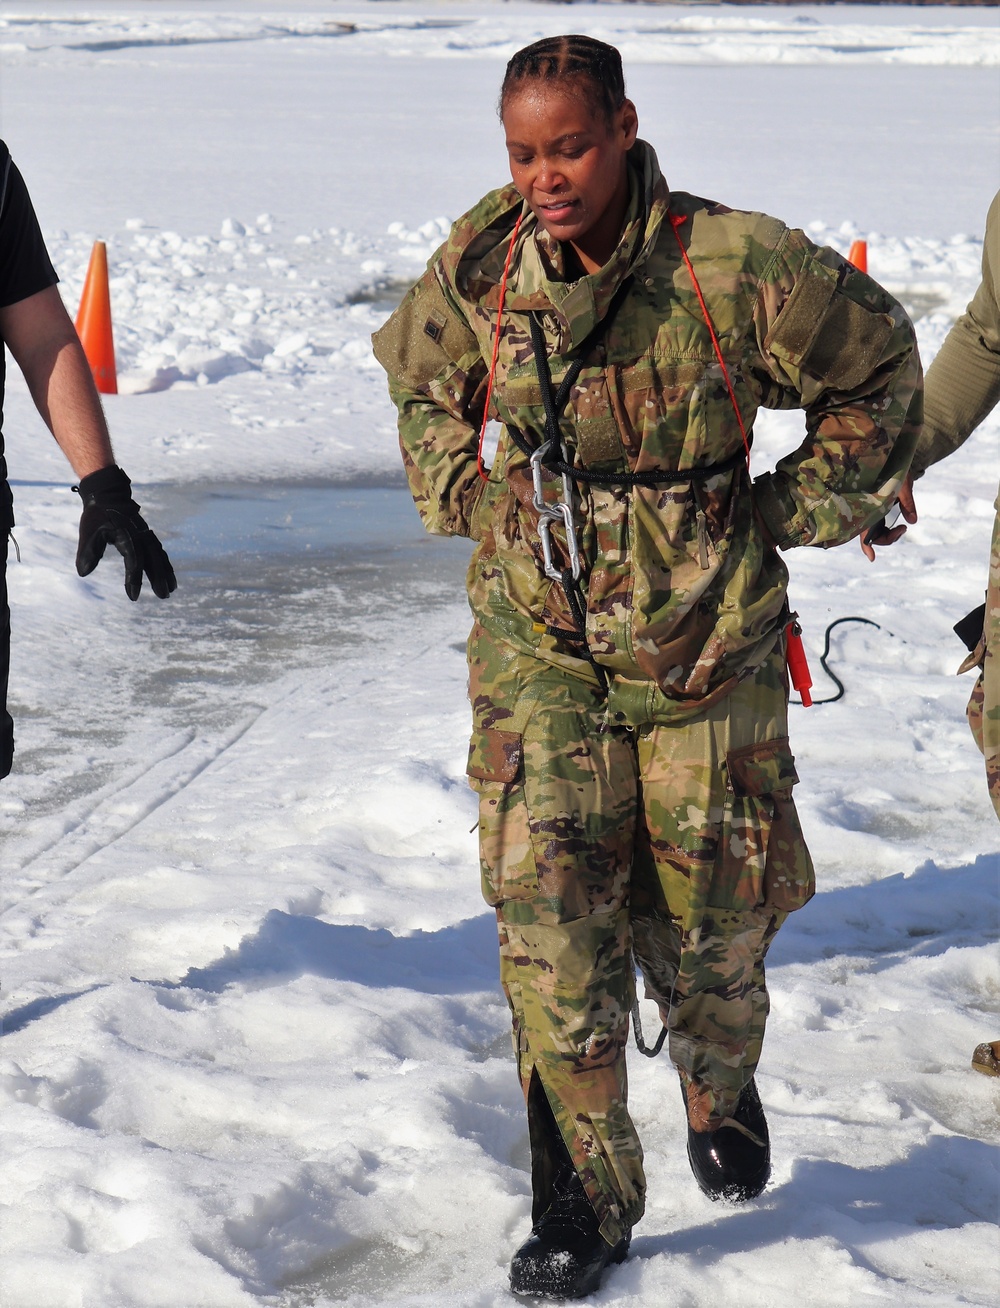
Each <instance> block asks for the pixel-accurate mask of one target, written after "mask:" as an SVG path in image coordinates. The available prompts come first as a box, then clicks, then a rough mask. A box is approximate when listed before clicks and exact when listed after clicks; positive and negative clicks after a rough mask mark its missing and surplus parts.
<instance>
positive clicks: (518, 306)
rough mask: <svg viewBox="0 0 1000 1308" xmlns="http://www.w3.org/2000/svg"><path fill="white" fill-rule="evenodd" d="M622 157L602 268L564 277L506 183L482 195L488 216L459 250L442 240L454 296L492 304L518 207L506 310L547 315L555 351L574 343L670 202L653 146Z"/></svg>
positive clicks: (647, 249) (652, 236) (544, 236)
mask: <svg viewBox="0 0 1000 1308" xmlns="http://www.w3.org/2000/svg"><path fill="white" fill-rule="evenodd" d="M628 162H629V206H628V210H627V211H626V217H625V226H624V229H623V231H622V236H621V240H620V241H619V243H618V246H617V248H616V249H615V252H614V254H612V256H611V258H610V259H609V260H608V262H607V263H606V264H605V265H604V267H603V268H599V269H598V270H597V272H595V273H591V274H589V275H588V276H585V277H581V278H580V279H579V280H578V281H572V282H568V281H565V280H564V279H563V278H562V277H561V276H560V273H561V270H562V266H563V260H562V252H561V250H560V249H559V246H558V242H554V241H553V240H552V238H551V237H550V236H549V235H548V233H546V232H545V230H544V229H543V228H542V227H541V226H540V225H539V223H538V221H537V219H536V218H535V216H534V214H532V213H531V211H530V210H529V209H528V208H527V206H526V205H524V204H523V203H522V202H521V198H520V196H519V195H518V193H517V191H516V190H515V189H514V187H513V186H509V187H505V188H504V189H503V190H502V191H499V192H494V193H493V195H492V196H491V197H489V200H490V201H493V203H492V204H491V205H490V208H491V209H492V213H489V214H484V215H483V216H484V218H487V219H488V220H487V221H486V222H485V224H484V225H483V226H482V227H481V228H480V229H479V230H478V231H475V232H474V233H473V234H472V236H471V239H469V240H468V241H466V242H463V243H462V247H463V248H461V249H459V250H454V251H452V249H451V246H450V245H449V250H448V254H449V255H452V258H453V259H454V284H455V288H456V290H457V291H458V293H459V294H460V295H461V297H462V298H463V299H466V300H472V301H474V302H475V303H476V304H477V305H479V306H481V307H482V308H486V309H488V310H490V309H491V310H495V309H496V307H497V302H498V299H499V283H500V278H501V277H502V275H503V265H504V262H505V260H506V258H507V250H508V246H509V243H510V233H511V231H512V229H513V226H514V223H515V221H516V219H517V216H518V214H521V213H522V212H523V219H522V222H521V228H520V231H519V232H518V236H517V249H516V251H515V253H514V258H513V260H512V261H511V270H510V275H509V278H508V284H507V298H506V305H505V309H506V310H509V311H511V312H514V313H518V312H520V313H524V312H527V311H529V310H536V311H541V312H544V313H546V314H548V315H550V318H551V326H552V327H553V328H554V330H555V332H556V334H558V337H559V340H558V342H557V343H556V347H555V348H556V353H558V354H565V353H567V352H568V351H569V350H571V349H573V348H574V347H575V346H576V345H579V343H580V342H581V341H582V340H583V339H584V337H585V336H587V334H588V333H589V332H590V331H591V330H592V329H593V327H594V326H595V325H596V324H597V323H598V322H599V321H600V320H601V318H602V317H603V316H604V314H605V313H606V311H607V308H608V305H609V304H610V303H611V300H612V298H613V297H614V294H615V292H616V291H617V289H618V287H619V286H620V285H621V282H622V280H623V279H624V278H625V277H627V276H628V275H629V274H630V273H632V272H634V271H636V269H637V268H638V267H639V265H641V264H642V263H644V262H645V260H646V259H647V258H648V257H649V254H650V253H651V252H652V249H653V247H654V246H655V244H656V241H657V238H658V236H659V233H660V228H661V226H662V224H663V221H664V219H665V217H666V214H667V211H668V209H669V207H670V191H669V188H668V187H667V183H666V181H665V179H664V177H663V175H662V173H661V172H660V167H659V163H658V162H657V158H656V153H655V151H654V150H653V148H652V146H651V145H648V144H647V143H646V142H645V141H636V143H635V145H634V146H633V147H632V149H631V150H630V151H629V158H628ZM498 210H499V212H498ZM456 256H457V257H456ZM446 259H447V256H446Z"/></svg>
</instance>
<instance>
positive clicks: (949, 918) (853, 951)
mask: <svg viewBox="0 0 1000 1308" xmlns="http://www.w3.org/2000/svg"><path fill="white" fill-rule="evenodd" d="M998 892H1000V855H997V854H982V855H980V856H979V857H978V858H977V859H976V861H975V862H974V863H968V864H966V865H965V866H964V867H955V868H942V867H938V865H937V864H936V863H933V862H927V863H924V864H923V866H922V867H919V868H917V870H916V871H915V872H912V873H910V874H909V875H908V876H904V875H903V874H902V873H900V874H898V875H896V876H891V877H885V878H883V879H882V880H881V881H873V882H871V883H870V884H868V885H865V886H846V887H844V888H843V889H840V890H827V891H821V893H819V894H817V895H816V897H815V898H814V899H813V900H812V901H811V902H810V903H808V904H807V905H806V906H805V908H802V909H799V910H798V912H796V913H793V914H792V915H791V917H790V918H789V919H788V922H787V923H786V924H785V926H783V927H782V929H781V931H779V933H778V935H777V937H776V938H775V941H774V944H773V945H772V946H771V951H770V954H769V955H768V960H769V966H771V967H780V966H781V965H782V964H789V963H814V962H816V961H817V960H819V959H823V958H833V957H836V956H837V955H840V954H849V955H854V956H857V955H870V956H871V957H872V959H873V970H875V971H878V970H879V969H880V968H883V967H888V966H891V965H892V964H893V963H895V962H897V961H898V960H899V958H900V956H903V957H907V958H928V957H933V956H934V955H937V954H943V953H944V952H945V951H946V950H948V949H955V948H969V947H975V946H982V945H992V944H994V943H995V941H996V939H997V933H998V929H1000V893H998Z"/></svg>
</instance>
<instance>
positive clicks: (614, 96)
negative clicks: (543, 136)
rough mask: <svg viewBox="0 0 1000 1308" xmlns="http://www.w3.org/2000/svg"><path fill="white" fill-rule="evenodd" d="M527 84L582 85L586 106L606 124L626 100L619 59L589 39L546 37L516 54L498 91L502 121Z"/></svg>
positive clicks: (614, 53) (587, 37)
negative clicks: (562, 83)
mask: <svg viewBox="0 0 1000 1308" xmlns="http://www.w3.org/2000/svg"><path fill="white" fill-rule="evenodd" d="M529 80H530V81H544V82H572V83H582V84H583V89H584V91H585V99H586V102H587V104H588V105H589V106H590V107H591V108H594V109H597V110H599V112H600V113H601V115H602V116H603V118H604V119H605V121H606V122H607V123H609V124H610V122H611V121H612V119H613V117H614V115H615V113H616V112H617V110H619V109H620V108H621V106H622V104H623V102H624V100H625V74H624V73H623V72H622V57H621V55H620V54H619V53H618V51H617V50H616V49H615V47H614V46H613V45H606V44H605V43H604V42H603V41H597V40H595V39H594V37H592V36H545V37H543V38H542V39H541V40H540V41H535V42H533V43H532V44H531V45H526V46H525V47H524V49H523V50H518V51H517V53H516V54H515V55H513V56H512V57H511V60H510V62H509V63H508V65H507V71H506V72H505V73H504V78H503V83H502V85H501V87H500V100H499V103H498V104H497V112H498V113H499V115H500V117H501V118H503V112H504V107H505V106H506V104H507V102H508V100H509V99H510V97H511V96H512V95H514V94H516V92H517V91H519V90H520V89H521V86H522V84H523V83H525V82H527V81H529Z"/></svg>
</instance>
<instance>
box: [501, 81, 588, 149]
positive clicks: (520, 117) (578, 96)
mask: <svg viewBox="0 0 1000 1308" xmlns="http://www.w3.org/2000/svg"><path fill="white" fill-rule="evenodd" d="M502 121H503V125H504V129H505V131H506V133H507V140H508V142H511V143H513V142H514V141H520V140H521V139H522V137H523V135H524V134H526V133H528V134H530V136H531V139H532V140H533V141H535V140H538V139H539V138H540V137H542V138H544V139H545V140H546V142H547V143H548V142H554V141H556V140H557V139H558V138H561V137H564V136H581V135H591V134H593V133H594V132H595V131H598V132H603V131H605V130H606V128H607V124H606V123H605V121H604V114H603V113H602V112H601V109H600V107H599V106H598V105H593V104H590V103H588V100H587V97H586V93H585V90H584V88H583V87H576V86H573V85H567V84H566V83H565V82H560V83H558V84H554V83H549V82H540V81H531V82H527V83H525V84H524V85H523V86H518V87H517V88H516V89H515V90H514V91H512V92H511V93H510V94H509V95H508V97H507V99H506V100H505V101H504V106H503V120H502ZM525 143H526V142H525Z"/></svg>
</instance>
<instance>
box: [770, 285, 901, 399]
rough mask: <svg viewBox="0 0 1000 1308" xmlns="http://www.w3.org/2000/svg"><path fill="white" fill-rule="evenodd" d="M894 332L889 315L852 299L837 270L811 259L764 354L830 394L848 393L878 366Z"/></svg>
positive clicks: (772, 331) (776, 321) (779, 317)
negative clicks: (813, 379) (820, 384)
mask: <svg viewBox="0 0 1000 1308" xmlns="http://www.w3.org/2000/svg"><path fill="white" fill-rule="evenodd" d="M893 331H894V325H893V321H892V318H890V317H889V315H888V314H886V313H877V312H876V311H875V310H873V309H866V308H865V307H864V305H863V304H858V303H857V302H856V301H855V300H852V299H850V297H849V296H847V295H845V294H844V292H843V291H842V290H841V289H840V288H839V286H838V280H837V273H836V271H835V270H834V269H832V268H827V267H826V266H825V265H824V264H822V263H819V262H817V261H816V260H813V261H812V262H811V263H810V264H809V265H808V269H807V271H805V272H804V273H803V274H802V275H801V276H800V277H799V279H798V280H797V282H796V283H795V286H794V287H793V289H792V293H791V294H790V295H789V297H788V299H787V300H786V301H785V304H784V305H783V306H782V309H781V312H780V313H779V314H778V316H777V318H775V320H774V325H773V327H772V328H771V330H770V331H769V332H768V334H767V336H766V337H765V338H764V349H765V350H768V351H769V352H770V353H771V354H773V355H774V357H775V358H776V359H780V360H781V362H782V363H787V364H790V365H791V366H792V367H793V368H796V369H804V370H805V371H806V372H808V373H809V374H810V375H811V376H813V377H816V378H817V379H818V380H819V381H821V382H823V383H824V384H825V385H827V386H829V387H831V388H832V389H834V390H838V391H850V390H853V389H854V388H855V387H856V386H860V385H861V383H862V382H863V381H865V380H866V378H868V377H870V376H871V374H872V373H873V372H874V371H875V369H876V368H877V367H878V363H879V360H880V359H881V357H882V351H883V350H884V349H885V347H886V345H887V344H888V342H889V339H890V337H891V336H892V333H893Z"/></svg>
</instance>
